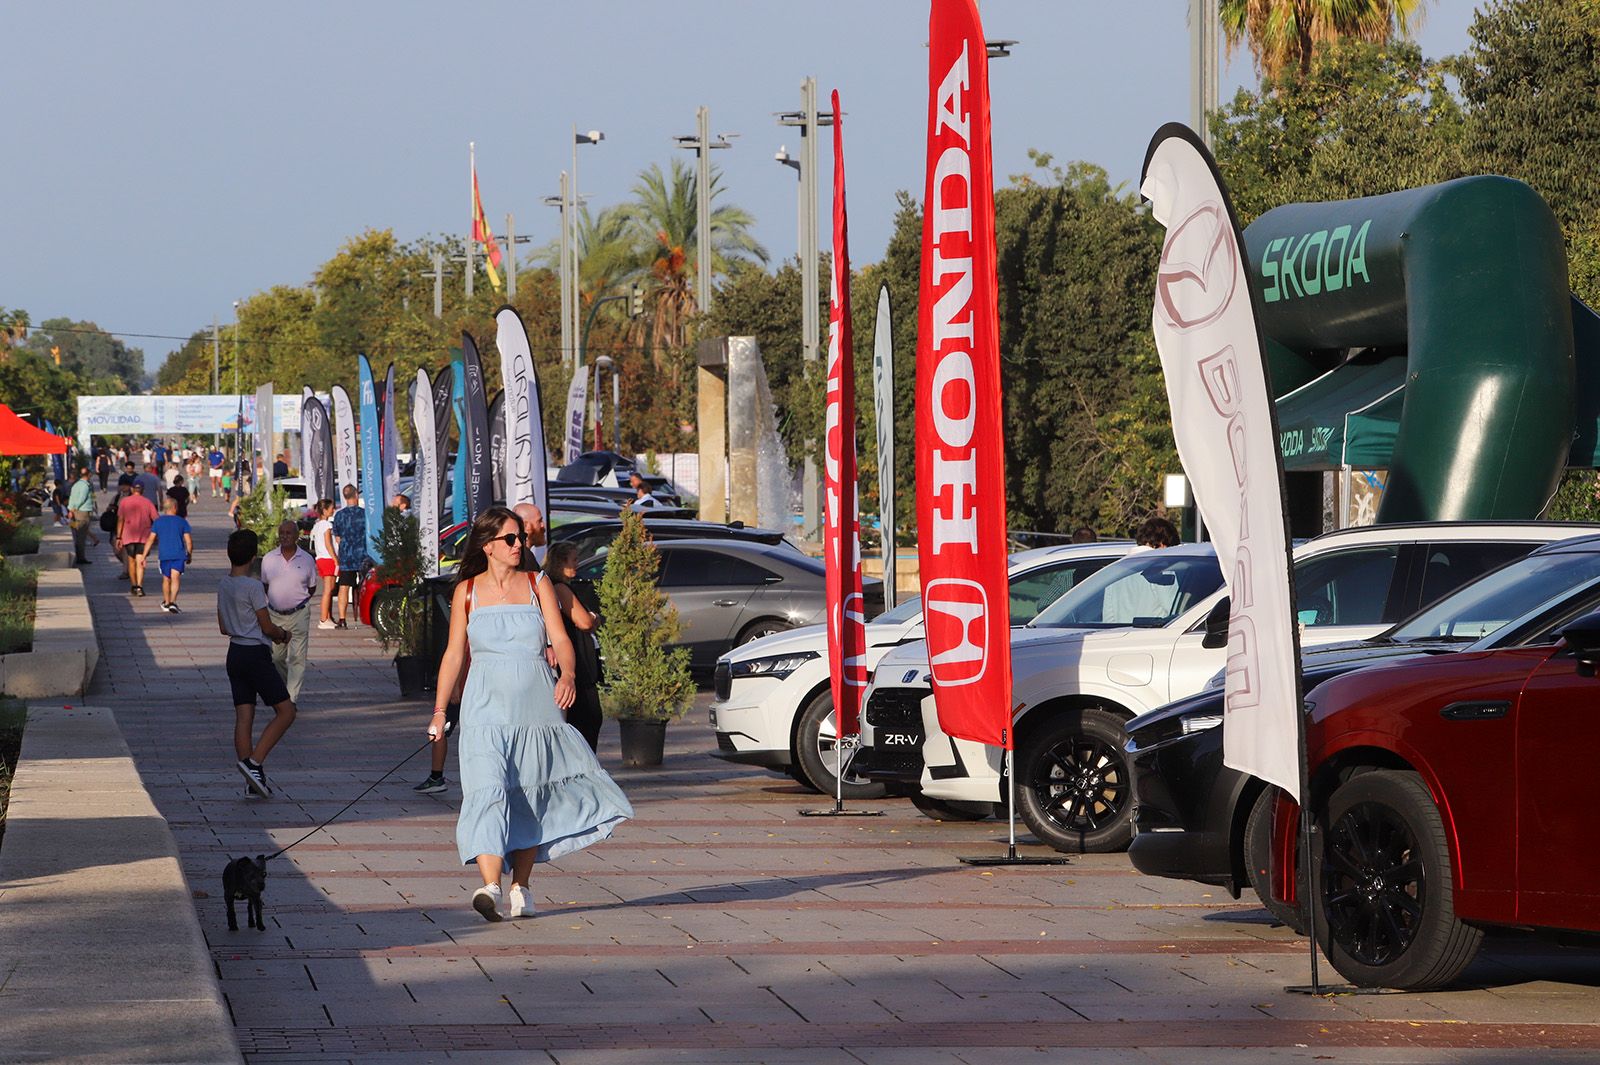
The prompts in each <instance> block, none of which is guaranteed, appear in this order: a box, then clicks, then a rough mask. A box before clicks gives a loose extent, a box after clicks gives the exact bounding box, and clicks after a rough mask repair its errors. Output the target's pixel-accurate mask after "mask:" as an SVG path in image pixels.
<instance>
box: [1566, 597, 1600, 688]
mask: <svg viewBox="0 0 1600 1065" xmlns="http://www.w3.org/2000/svg"><path fill="white" fill-rule="evenodd" d="M1561 638H1562V639H1564V640H1566V641H1567V647H1568V648H1569V649H1570V650H1571V651H1572V653H1573V654H1574V655H1575V656H1576V657H1577V659H1578V676H1580V677H1592V676H1594V675H1595V670H1596V667H1600V610H1597V611H1594V612H1593V613H1589V614H1585V615H1584V616H1583V617H1581V618H1578V619H1577V620H1576V621H1573V622H1571V623H1570V624H1568V625H1567V627H1566V628H1564V629H1562V630H1561Z"/></svg>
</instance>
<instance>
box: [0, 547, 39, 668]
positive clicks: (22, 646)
mask: <svg viewBox="0 0 1600 1065" xmlns="http://www.w3.org/2000/svg"><path fill="white" fill-rule="evenodd" d="M38 585H39V574H38V571H36V570H35V569H34V568H33V567H32V566H7V565H5V564H4V563H0V655H8V654H11V653H12V652H14V651H27V650H31V649H32V648H33V610H34V596H35V594H36V592H37V589H38Z"/></svg>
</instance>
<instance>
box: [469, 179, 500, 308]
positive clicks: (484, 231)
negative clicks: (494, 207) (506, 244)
mask: <svg viewBox="0 0 1600 1065" xmlns="http://www.w3.org/2000/svg"><path fill="white" fill-rule="evenodd" d="M472 239H473V240H475V241H477V242H478V243H479V244H482V245H483V254H484V263H483V270H484V272H485V273H486V274H488V275H489V284H491V285H493V286H494V290H495V291H496V292H499V291H500V289H501V284H500V245H499V244H498V243H496V242H495V239H494V233H493V232H492V231H490V229H489V219H488V218H487V217H486V216H485V215H484V213H483V197H481V196H479V195H478V164H477V161H476V160H474V161H473V164H472Z"/></svg>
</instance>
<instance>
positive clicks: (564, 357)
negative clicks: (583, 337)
mask: <svg viewBox="0 0 1600 1065" xmlns="http://www.w3.org/2000/svg"><path fill="white" fill-rule="evenodd" d="M567 186H568V181H567V172H566V171H565V170H563V171H562V172H561V196H560V207H561V268H560V269H559V270H557V271H556V273H558V274H560V275H561V365H562V366H566V365H568V364H570V363H571V362H572V360H573V359H574V358H575V357H576V356H577V352H578V349H577V347H576V342H577V336H576V335H575V334H574V333H573V329H572V286H571V284H570V283H569V282H568V278H567V247H568V244H569V243H570V238H569V236H568V235H567V220H568V219H570V218H571V217H572V215H571V213H570V212H569V211H568V210H567Z"/></svg>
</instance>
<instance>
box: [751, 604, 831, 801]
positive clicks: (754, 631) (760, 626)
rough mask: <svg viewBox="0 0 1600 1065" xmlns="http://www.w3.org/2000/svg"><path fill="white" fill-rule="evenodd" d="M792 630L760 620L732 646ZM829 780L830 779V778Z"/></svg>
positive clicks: (773, 620) (775, 621) (776, 622)
mask: <svg viewBox="0 0 1600 1065" xmlns="http://www.w3.org/2000/svg"><path fill="white" fill-rule="evenodd" d="M792 628H794V626H793V625H790V624H789V623H788V622H785V621H779V620H778V619H777V618H762V619H761V620H760V621H752V622H751V623H750V624H748V625H746V626H745V627H744V628H742V629H740V630H739V638H738V639H737V640H734V641H733V645H734V646H735V647H743V646H744V645H745V644H747V643H749V642H750V641H751V640H759V639H761V637H763V636H771V635H772V634H774V633H778V632H788V631H789V630H790V629H792ZM829 779H832V778H831V777H830V778H829Z"/></svg>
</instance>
